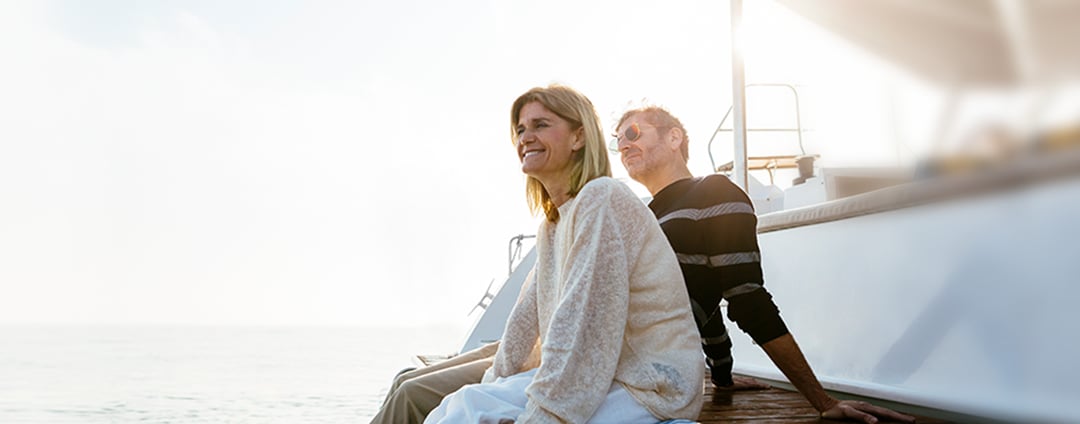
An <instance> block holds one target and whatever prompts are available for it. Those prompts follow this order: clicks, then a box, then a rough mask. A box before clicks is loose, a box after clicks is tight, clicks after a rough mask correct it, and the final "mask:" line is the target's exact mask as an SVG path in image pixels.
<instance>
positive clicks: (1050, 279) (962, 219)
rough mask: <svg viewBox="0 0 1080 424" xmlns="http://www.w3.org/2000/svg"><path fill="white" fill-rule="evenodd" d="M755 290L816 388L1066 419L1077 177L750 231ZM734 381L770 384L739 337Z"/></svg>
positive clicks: (1078, 289)
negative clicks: (746, 378)
mask: <svg viewBox="0 0 1080 424" xmlns="http://www.w3.org/2000/svg"><path fill="white" fill-rule="evenodd" d="M759 242H760V246H761V251H762V266H763V268H764V272H765V281H766V287H767V288H768V289H769V291H770V292H771V293H772V294H773V296H774V298H775V301H776V303H777V305H778V306H779V307H780V311H781V314H782V316H783V317H784V320H785V321H786V322H787V324H788V326H789V328H790V329H791V331H792V334H794V335H795V337H796V339H797V340H798V342H799V345H800V346H801V347H802V349H803V351H804V353H805V354H806V356H807V359H808V360H809V361H810V364H811V365H812V367H813V368H814V371H815V372H816V373H817V375H818V377H819V379H820V380H821V381H822V382H823V383H824V385H825V386H826V388H828V389H834V390H837V391H842V392H849V393H854V394H858V395H863V396H869V397H875V398H881V399H888V400H892V401H897V402H902V403H908V404H914V405H920V406H926V407H931V408H938V409H943V410H948V411H955V412H961V413H966V414H974V415H977V416H989V417H994V418H999V419H1007V420H1025V421H1027V420H1030V419H1044V420H1051V421H1067V422H1078V421H1080V412H1078V410H1076V409H1075V408H1073V407H1072V405H1074V404H1075V403H1076V401H1078V400H1080V388H1078V386H1077V383H1078V382H1080V366H1077V365H1076V359H1077V358H1080V337H1078V333H1080V331H1078V330H1080V314H1078V312H1077V309H1076V304H1077V301H1078V300H1080V284H1078V283H1080V178H1070V179H1062V180H1056V181H1051V182H1044V183H1042V184H1038V185H1033V186H1029V187H1026V188H1019V189H1014V190H1010V191H1002V192H997V193H992V194H987V195H983V196H979V197H976V198H966V199H959V200H954V201H948V202H940V203H931V204H926V205H922V206H917V207H911V208H905V209H898V210H893V211H888V212H882V213H877V214H871V215H865V216H858V217H853V218H847V219H841V220H836V221H831V222H824V223H819V224H814V225H808V226H800V227H794V228H787V229H782V230H778V231H770V232H765V233H762V234H760V236H759ZM731 334H732V338H733V341H734V343H735V369H736V372H740V373H744V374H749V375H754V376H758V377H763V378H768V379H775V380H783V377H782V376H781V375H780V373H779V371H778V370H777V369H776V368H775V367H774V366H773V365H772V362H771V361H770V360H769V359H768V357H767V356H765V354H764V353H763V352H762V351H761V349H759V348H758V347H757V346H754V345H753V343H752V341H751V340H750V339H749V338H748V337H747V336H746V335H745V334H743V333H741V332H739V331H737V330H735V331H732V332H731Z"/></svg>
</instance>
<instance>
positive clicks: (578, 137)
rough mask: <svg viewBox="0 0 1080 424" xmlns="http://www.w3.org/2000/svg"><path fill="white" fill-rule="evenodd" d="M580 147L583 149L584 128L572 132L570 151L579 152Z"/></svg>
mask: <svg viewBox="0 0 1080 424" xmlns="http://www.w3.org/2000/svg"><path fill="white" fill-rule="evenodd" d="M582 147H585V127H581V128H578V129H577V130H575V131H574V144H572V145H571V146H570V149H571V150H573V151H575V152H576V151H578V150H581V148H582Z"/></svg>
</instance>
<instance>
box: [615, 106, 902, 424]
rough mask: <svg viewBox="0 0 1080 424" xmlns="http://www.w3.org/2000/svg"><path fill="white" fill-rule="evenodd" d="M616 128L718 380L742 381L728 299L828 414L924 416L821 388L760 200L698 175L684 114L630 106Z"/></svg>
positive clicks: (738, 319) (737, 316) (867, 418)
mask: <svg viewBox="0 0 1080 424" xmlns="http://www.w3.org/2000/svg"><path fill="white" fill-rule="evenodd" d="M616 128H617V131H616V134H617V135H616V137H617V141H618V149H619V154H620V156H621V159H622V164H623V166H624V167H625V168H626V170H627V172H628V173H629V174H630V178H633V179H634V180H635V181H637V182H639V183H641V184H643V185H644V186H645V187H646V188H647V189H648V190H649V192H650V193H651V194H652V195H653V200H652V202H651V203H649V208H650V209H652V211H653V213H654V214H656V218H657V219H658V220H659V221H660V226H661V228H662V229H663V230H664V234H666V235H667V237H668V241H669V242H670V243H671V246H672V248H673V249H674V250H675V255H676V256H677V257H678V259H679V265H680V266H681V267H682V271H683V277H684V278H685V279H686V285H687V291H688V292H689V294H690V298H691V299H690V300H691V305H692V307H693V309H694V316H695V319H696V320H697V324H698V329H699V331H700V332H701V340H702V348H703V350H704V351H705V354H706V357H707V359H706V362H707V364H708V366H709V368H710V371H711V374H712V381H713V384H714V385H716V386H717V387H736V388H737V387H739V386H738V385H736V384H735V383H736V382H735V381H733V379H732V378H731V364H732V359H731V341H730V339H729V338H728V335H727V331H726V329H725V327H724V323H723V318H722V314H721V313H720V301H721V300H722V299H727V301H728V317H729V318H731V319H732V320H733V321H735V323H737V324H738V325H739V328H740V329H742V330H743V331H745V332H746V333H747V334H749V335H750V337H751V338H753V339H754V341H755V342H757V344H758V345H759V346H761V347H762V349H764V350H765V353H766V354H768V356H769V358H770V359H772V361H773V363H774V364H776V366H777V368H779V369H780V370H781V371H782V372H783V373H784V375H785V376H787V378H788V380H790V381H791V384H792V385H794V386H795V388H797V389H798V390H799V392H800V393H802V394H803V396H805V397H806V399H807V400H808V401H809V402H810V404H811V405H813V407H814V408H815V409H817V410H818V411H819V412H820V413H821V415H822V417H825V418H832V419H853V420H857V421H863V422H867V423H874V422H877V417H882V418H888V419H893V420H898V421H905V422H914V420H915V419H914V417H910V416H907V415H903V414H899V413H896V412H893V411H891V410H888V409H885V408H881V407H878V406H874V405H871V404H868V403H866V402H858V401H838V400H836V399H834V398H833V397H831V396H829V395H828V394H827V393H826V392H825V389H824V388H822V387H821V383H820V382H818V380H817V377H815V376H814V372H813V371H812V370H811V369H810V365H809V364H808V363H807V362H806V358H805V357H804V356H803V354H802V351H801V350H800V349H799V346H798V345H797V344H796V343H795V339H794V337H792V335H791V333H790V332H788V330H787V327H786V326H785V324H784V322H783V320H782V319H781V318H780V314H779V310H778V309H777V307H776V305H775V304H774V303H773V302H772V296H771V295H770V294H769V293H768V292H767V291H766V290H765V287H764V285H763V284H764V279H763V278H762V273H761V254H760V252H759V250H758V245H757V218H756V216H755V215H754V210H753V206H752V204H751V202H750V199H749V198H748V197H747V195H746V193H744V192H743V191H742V190H741V189H739V187H737V186H736V185H734V184H732V183H731V181H730V180H728V179H727V178H726V177H724V176H721V175H711V176H708V177H704V178H694V176H693V175H692V174H690V171H689V168H687V166H686V163H687V160H688V159H689V154H688V147H687V146H688V141H689V139H688V138H687V135H686V129H685V128H683V125H682V123H681V122H679V120H678V119H677V118H675V117H674V116H673V115H671V113H669V112H668V111H667V110H665V109H663V108H660V107H655V106H651V107H644V108H639V109H634V110H630V111H627V112H626V113H624V114H623V116H622V118H621V119H619V122H618V125H616ZM875 416H876V417H875Z"/></svg>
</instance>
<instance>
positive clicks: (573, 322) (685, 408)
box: [483, 177, 704, 423]
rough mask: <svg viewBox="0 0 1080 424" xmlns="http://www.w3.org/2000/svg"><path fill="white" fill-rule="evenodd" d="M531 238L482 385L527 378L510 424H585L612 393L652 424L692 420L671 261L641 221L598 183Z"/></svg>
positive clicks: (691, 333)
mask: <svg viewBox="0 0 1080 424" xmlns="http://www.w3.org/2000/svg"><path fill="white" fill-rule="evenodd" d="M559 216H560V218H559V221H558V222H557V223H552V222H548V221H544V223H542V224H541V226H540V230H539V232H538V233H537V262H536V266H535V268H534V270H533V282H532V284H530V285H528V286H526V287H525V288H524V289H523V293H522V296H521V300H520V301H519V303H518V304H517V305H516V306H515V307H514V310H513V312H512V313H511V314H510V317H509V319H508V321H507V325H506V332H505V333H504V335H503V339H502V342H501V344H500V345H499V350H498V353H497V354H496V356H495V362H494V363H493V364H492V368H491V369H489V370H488V372H487V373H485V375H484V380H483V381H484V382H490V381H492V380H494V379H495V378H498V377H508V376H512V375H515V374H518V373H521V372H524V371H527V370H532V369H534V368H538V369H537V371H536V376H535V378H533V379H532V382H531V383H530V384H529V385H528V387H527V388H525V394H526V395H527V397H528V404H527V405H526V408H525V413H524V414H522V415H521V422H522V423H561V422H573V423H581V422H585V421H586V420H587V419H589V417H592V416H593V414H594V413H595V411H597V410H598V408H600V406H601V403H602V402H603V401H604V398H605V394H606V393H608V391H609V390H610V388H611V385H612V383H613V382H614V383H616V384H619V385H621V386H622V387H623V388H624V389H626V390H627V391H628V392H629V393H630V395H631V396H633V397H634V398H635V399H636V400H637V401H638V402H639V403H640V404H641V405H642V406H644V407H645V408H646V409H648V410H649V411H650V412H651V413H652V414H653V415H655V416H657V417H660V418H661V419H670V418H696V417H697V414H698V413H699V412H700V411H701V406H702V402H703V382H704V363H703V361H702V360H701V346H700V342H701V340H700V336H699V335H698V331H697V326H696V325H695V324H694V318H693V315H692V312H691V309H690V300H689V296H688V295H687V293H686V286H685V284H684V283H683V277H682V271H681V270H680V269H679V264H678V261H677V260H676V258H675V253H674V252H673V251H672V250H671V246H670V245H669V244H668V241H667V237H665V236H664V233H663V231H661V230H660V226H659V224H657V223H656V219H655V218H654V217H653V214H652V212H650V211H649V209H648V208H647V207H646V206H645V205H644V204H642V203H641V201H640V200H638V198H637V197H636V196H634V194H633V192H631V191H630V189H629V188H627V187H626V186H625V185H623V184H622V183H620V182H618V181H616V180H613V179H611V178H607V177H602V178H597V179H595V180H592V181H590V182H589V183H588V184H586V185H585V187H584V188H583V189H582V190H581V192H580V193H578V195H577V196H576V197H574V198H573V199H571V200H570V201H568V202H566V203H565V204H563V205H562V206H560V207H559Z"/></svg>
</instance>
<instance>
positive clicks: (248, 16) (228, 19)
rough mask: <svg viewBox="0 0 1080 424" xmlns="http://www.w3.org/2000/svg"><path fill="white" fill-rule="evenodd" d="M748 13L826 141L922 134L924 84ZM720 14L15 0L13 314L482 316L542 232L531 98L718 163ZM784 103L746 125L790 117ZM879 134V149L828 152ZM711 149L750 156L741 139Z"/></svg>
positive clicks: (335, 321) (229, 321)
mask: <svg viewBox="0 0 1080 424" xmlns="http://www.w3.org/2000/svg"><path fill="white" fill-rule="evenodd" d="M747 3H752V5H748V6H747V25H748V26H749V27H748V29H747V35H748V41H747V43H748V44H747V46H746V48H747V55H748V56H747V66H748V82H792V83H798V84H801V85H805V86H806V90H807V93H809V94H807V95H806V99H805V102H804V105H803V108H804V111H805V112H804V113H806V118H804V121H805V122H807V123H808V125H810V126H814V127H816V128H814V131H815V132H814V134H813V135H812V136H809V138H810V141H809V142H808V147H809V149H810V150H813V152H816V153H823V154H824V155H825V156H826V157H828V160H834V161H836V163H843V162H844V161H845V160H867V159H871V160H877V161H879V162H886V163H887V162H890V161H896V160H898V158H899V156H901V155H904V154H907V153H910V152H911V151H914V150H918V149H919V148H920V147H919V146H920V144H919V143H920V141H919V140H920V139H921V138H923V137H922V134H920V133H911V132H910V131H909V132H908V133H900V132H897V131H895V127H890V126H889V125H883V122H885V120H886V118H887V117H886V115H885V113H884V112H880V110H886V109H887V108H886V109H882V108H880V107H877V106H881V105H882V104H883V100H882V99H883V98H884V95H885V94H888V93H892V94H894V95H897V94H898V95H900V96H904V95H908V96H916V95H917V96H922V97H921V99H926V98H929V99H933V96H932V94H929V93H931V91H930V90H929V89H927V88H925V87H924V86H922V85H919V84H918V83H915V82H912V81H913V80H911V78H910V77H909V76H906V75H904V74H903V73H902V72H900V71H896V70H892V69H890V68H887V67H885V66H884V65H882V64H881V63H880V62H879V61H877V60H875V59H873V58H872V57H869V56H867V55H865V54H863V53H861V52H859V51H858V50H856V49H854V48H853V47H851V46H847V45H845V44H844V43H838V42H837V40H836V39H835V38H833V37H832V36H830V35H829V34H827V33H825V32H823V31H821V30H818V29H816V28H815V27H813V26H812V25H810V24H808V23H807V22H805V21H802V20H801V19H799V18H797V17H795V16H794V15H792V14H790V13H788V12H786V11H785V10H783V9H780V8H779V7H777V6H774V5H771V3H769V2H747ZM727 8H728V4H727V3H726V2H715V1H704V0H702V1H674V2H664V3H662V4H661V3H658V2H650V1H622V2H577V1H569V0H566V1H563V0H556V1H547V2H518V1H506V2H504V1H479V0H464V1H457V2H440V1H433V0H408V1H395V2H350V1H320V2H301V1H267V2H262V1H260V2H254V1H251V2H249V1H235V2H217V1H183V2H181V1H164V0H162V1H135V0H127V1H124V0H102V1H96V2H92V3H89V2H81V1H75V0H65V1H12V2H3V3H0V58H2V60H3V66H2V67H0V93H2V94H0V292H2V293H3V295H2V296H0V324H33V323H44V324H72V323H84V324H139V325H143V324H145V325H154V324H197V325H363V326H388V325H389V326H417V325H454V326H462V325H467V321H468V319H469V318H468V317H467V316H466V313H467V312H468V311H469V309H470V308H471V306H472V305H473V304H474V303H475V302H476V300H478V299H479V298H480V297H481V295H482V294H483V290H484V289H485V288H486V287H487V285H488V283H489V282H491V281H493V280H494V281H495V282H496V285H498V284H499V283H500V282H501V281H502V278H504V277H505V275H506V260H507V259H506V258H507V251H506V249H507V241H508V240H509V238H510V237H511V236H514V235H517V234H532V233H534V232H535V229H536V226H537V224H538V223H539V220H538V218H536V217H534V216H532V215H531V214H530V213H529V211H528V209H527V207H526V204H525V198H524V189H523V187H524V178H523V176H522V175H521V173H520V168H519V165H518V162H517V159H516V155H515V154H514V151H513V149H512V147H511V145H510V141H509V125H508V124H509V122H508V115H509V106H510V104H511V103H512V102H513V100H514V98H515V97H517V96H518V95H519V94H521V93H523V92H524V91H526V90H528V89H529V88H531V87H534V86H542V85H547V84H549V83H553V82H558V83H563V84H568V85H570V86H572V87H574V88H576V89H578V90H580V91H581V92H583V93H585V94H586V95H587V96H589V97H590V98H591V99H592V100H593V102H594V104H595V105H596V106H597V110H598V112H599V114H600V116H601V118H602V120H603V123H604V127H605V130H610V129H611V127H612V126H613V125H614V123H615V120H616V119H617V118H618V116H619V115H620V114H621V112H622V111H623V110H625V109H626V108H627V106H628V105H632V104H639V103H640V102H641V101H642V99H647V101H648V102H649V103H653V104H661V105H664V106H666V107H668V108H669V109H670V110H672V111H673V112H674V113H675V114H676V115H678V116H679V117H680V118H681V119H682V120H683V122H684V123H685V125H686V126H687V129H688V132H689V134H690V139H691V143H692V145H691V162H690V165H691V169H692V170H693V171H694V172H696V173H699V174H701V173H707V172H708V170H709V167H710V165H709V161H708V154H707V151H706V150H705V144H706V141H707V140H708V138H709V136H710V135H711V134H712V131H713V129H714V128H715V126H716V125H717V124H718V123H719V121H720V118H721V117H722V116H723V113H724V112H725V111H726V110H727V108H728V106H729V105H730V103H731V83H730V61H729V52H730V48H729V45H730V38H729V33H728V24H727V22H728V11H727ZM898 81H901V82H904V81H906V82H905V84H908V85H902V86H901V85H897V84H899V83H898ZM838 87H840V88H838ZM897 87H906V88H904V89H898V88H897ZM897 91H900V93H897ZM913 93H914V94H913ZM767 96H768V95H767ZM754 102H755V100H753V98H752V99H751V101H750V103H751V105H750V107H751V108H753V107H754V104H755V103H754ZM778 104H779V103H778ZM867 104H871V105H873V106H875V107H864V106H866V105H867ZM860 105H861V106H863V107H860ZM785 108H788V106H775V107H773V106H770V107H769V108H768V110H769V111H770V112H762V113H760V114H757V113H755V112H751V125H754V124H755V122H757V123H762V124H769V123H778V124H783V123H784V122H790V121H785V119H790V118H789V117H790V115H784V113H785V112H784V111H786V110H787V111H789V110H790V109H785ZM751 110H754V109H751ZM774 111H776V112H775V113H773V112H774ZM912 113H915V114H919V113H922V114H924V115H926V114H932V113H933V110H932V108H923V109H921V111H920V110H917V111H916V112H912ZM894 118H895V117H894ZM902 118H903V119H909V120H913V121H915V120H922V118H924V117H923V116H917V117H911V116H906V117H902ZM890 128H892V130H890ZM905 128H916V127H914V126H905ZM867 137H870V138H875V139H882V140H884V142H882V143H865V142H857V143H847V144H844V143H841V142H839V141H836V140H842V139H850V138H861V139H865V138H867ZM728 140H730V137H728ZM822 140H828V142H824V141H822ZM718 144H720V145H722V146H724V143H723V142H722V140H721V141H718ZM792 146H793V144H792V143H791V140H786V141H779V142H777V143H776V148H778V149H789V151H790V149H792V148H793V147H792ZM897 146H903V147H897ZM913 146H914V147H913ZM751 152H752V153H753V150H752V151H751ZM905 152H907V153H905ZM714 154H716V155H717V158H718V160H717V162H718V163H722V162H726V161H727V160H730V157H731V154H730V141H727V144H726V147H718V148H715V149H714ZM612 159H613V161H614V163H613V165H614V169H615V174H616V177H620V178H623V179H625V172H624V171H623V170H622V169H621V166H619V165H618V162H617V160H618V159H617V157H616V156H612ZM631 185H632V187H633V188H635V190H637V191H638V192H639V193H642V194H644V190H643V189H642V188H641V187H640V186H636V185H634V184H633V183H631Z"/></svg>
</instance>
